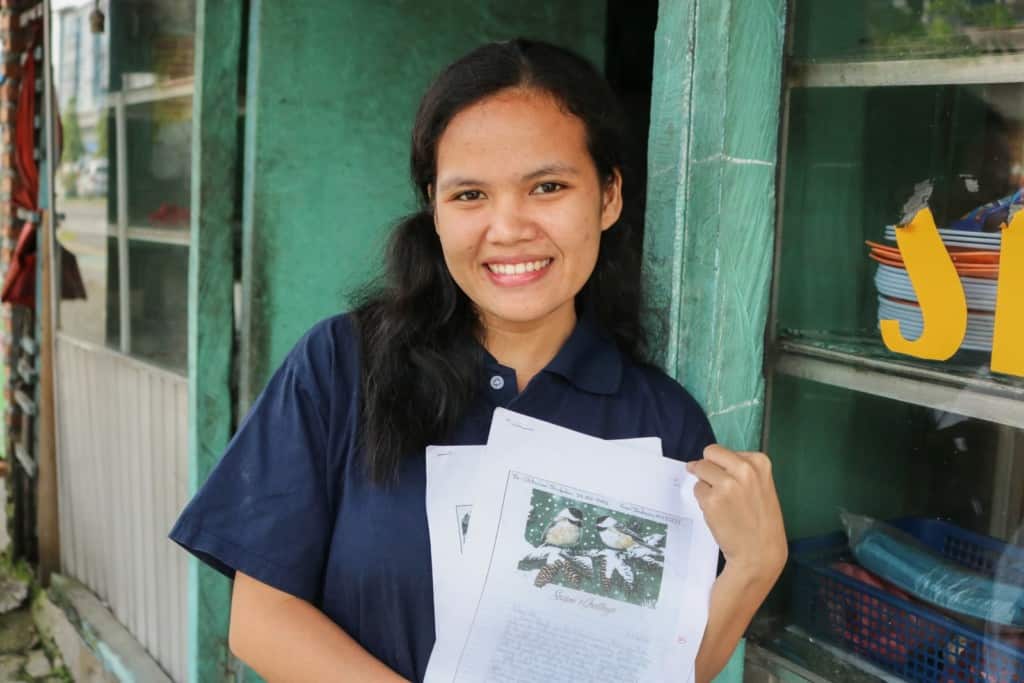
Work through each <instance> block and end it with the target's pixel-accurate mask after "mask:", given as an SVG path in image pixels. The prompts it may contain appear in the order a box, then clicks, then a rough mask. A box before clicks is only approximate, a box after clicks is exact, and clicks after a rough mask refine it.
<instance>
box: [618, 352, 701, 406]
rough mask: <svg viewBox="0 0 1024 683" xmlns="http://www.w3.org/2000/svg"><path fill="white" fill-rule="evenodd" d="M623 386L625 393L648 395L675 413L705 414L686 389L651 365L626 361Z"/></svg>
mask: <svg viewBox="0 0 1024 683" xmlns="http://www.w3.org/2000/svg"><path fill="white" fill-rule="evenodd" d="M622 386H623V389H624V390H625V391H630V392H639V393H642V394H645V395H647V396H648V397H649V398H651V399H653V400H655V401H656V402H657V403H658V404H660V405H664V406H665V407H666V408H667V409H669V410H672V411H673V412H678V411H679V410H684V411H691V410H695V411H697V412H699V413H701V414H703V413H704V410H703V408H702V407H701V405H700V403H698V402H697V399H695V398H694V397H693V394H691V393H690V391H689V390H688V389H687V388H686V387H684V386H683V385H682V384H680V383H679V382H678V381H677V380H676V379H675V378H673V377H671V376H670V375H669V374H668V373H666V372H665V371H664V370H662V369H661V368H659V367H657V366H655V365H653V364H650V363H641V362H636V361H631V360H624V361H623V367H622Z"/></svg>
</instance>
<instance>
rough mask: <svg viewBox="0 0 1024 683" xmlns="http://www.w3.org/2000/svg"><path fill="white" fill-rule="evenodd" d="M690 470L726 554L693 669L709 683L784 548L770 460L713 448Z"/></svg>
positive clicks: (778, 567) (763, 593) (764, 591)
mask: <svg viewBox="0 0 1024 683" xmlns="http://www.w3.org/2000/svg"><path fill="white" fill-rule="evenodd" d="M688 469H689V470H690V471H691V472H693V473H694V474H695V475H696V476H697V477H698V478H699V479H700V481H699V482H698V483H697V485H696V486H695V487H694V494H695V495H696V497H697V502H698V503H700V507H701V510H703V511H704V518H705V519H706V520H707V523H708V526H709V527H710V528H711V533H712V534H713V535H714V537H715V540H716V541H717V542H718V545H719V547H721V549H722V554H723V555H725V569H724V570H723V572H722V574H721V575H720V576H719V577H718V579H717V580H716V581H715V585H714V587H713V588H712V589H711V605H710V610H709V614H708V625H707V627H706V628H705V630H704V638H703V640H702V641H701V645H700V650H699V652H698V653H697V662H696V665H695V666H696V671H695V679H696V683H707V682H708V681H710V680H711V679H712V678H714V677H715V676H716V675H718V673H719V672H720V671H721V670H722V668H723V667H724V666H725V665H726V663H727V662H728V661H729V657H730V656H731V655H732V652H733V650H735V649H736V645H737V643H739V640H740V638H742V637H743V632H744V631H746V629H747V626H749V625H750V621H751V619H753V618H754V614H755V613H756V612H757V610H758V608H759V607H760V606H761V603H762V602H764V599H765V597H767V595H768V592H769V591H770V590H771V589H772V586H773V585H775V582H776V581H777V580H778V578H779V575H780V574H781V573H782V569H783V567H784V566H785V564H786V557H787V554H788V548H787V545H786V531H785V529H784V527H783V524H782V510H781V508H780V507H779V498H778V495H777V494H776V492H775V482H774V481H773V479H772V470H771V462H770V461H769V460H768V456H766V455H765V454H764V453H735V452H733V451H730V450H729V449H727V448H723V447H721V446H718V445H712V446H708V447H707V448H706V449H704V459H703V460H701V461H699V462H692V463H690V464H689V465H688Z"/></svg>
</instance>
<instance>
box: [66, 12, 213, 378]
mask: <svg viewBox="0 0 1024 683" xmlns="http://www.w3.org/2000/svg"><path fill="white" fill-rule="evenodd" d="M93 9H94V4H93V3H79V4H78V5H74V6H67V7H63V6H62V7H61V8H59V9H55V10H54V15H55V16H54V22H53V25H54V27H55V32H56V33H57V35H56V36H55V39H54V49H53V55H54V69H55V82H56V83H57V87H58V92H57V97H58V102H59V104H60V107H61V112H62V123H63V128H64V155H63V159H62V164H61V166H60V168H59V169H58V173H57V180H56V183H55V187H56V191H57V199H56V204H57V211H58V212H60V213H61V214H63V216H64V217H63V220H62V221H61V222H60V224H59V226H58V231H57V237H58V240H59V241H60V242H61V244H62V245H63V246H64V247H65V248H66V249H67V250H68V251H69V252H70V253H71V254H73V255H74V257H75V260H76V262H77V265H78V268H79V271H80V272H81V274H82V280H83V282H84V284H85V290H86V298H85V299H84V300H83V299H76V300H75V299H68V300H63V301H62V302H61V305H60V312H59V329H60V331H61V333H62V334H64V335H66V336H68V337H70V338H73V339H76V340H79V341H84V342H88V343H92V344H96V345H104V346H107V347H110V348H113V349H116V350H119V351H121V352H123V353H126V354H129V355H132V356H135V357H139V358H141V359H144V360H147V361H149V362H152V363H154V364H157V365H160V366H162V367H165V368H168V369H171V370H174V371H177V372H181V373H184V372H185V371H186V368H187V334H186V331H187V315H186V306H187V300H188V294H187V278H188V249H189V246H188V245H189V222H190V216H189V205H190V196H191V149H192V145H191V135H192V91H193V81H192V78H193V63H194V34H195V26H194V24H195V3H194V2H171V1H170V0H149V1H139V2H120V1H118V0H109V1H108V2H101V3H100V4H99V9H100V10H101V11H103V12H104V13H105V15H106V18H107V21H106V31H105V32H104V33H101V34H91V33H90V22H89V21H88V14H89V12H91V11H93Z"/></svg>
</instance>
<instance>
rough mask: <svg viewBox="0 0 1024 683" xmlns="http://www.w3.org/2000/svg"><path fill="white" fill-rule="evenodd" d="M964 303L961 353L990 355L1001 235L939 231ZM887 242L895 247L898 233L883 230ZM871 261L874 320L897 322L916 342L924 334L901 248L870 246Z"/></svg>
mask: <svg viewBox="0 0 1024 683" xmlns="http://www.w3.org/2000/svg"><path fill="white" fill-rule="evenodd" d="M939 234H940V235H941V236H942V241H943V243H945V245H946V248H947V250H948V251H949V255H950V257H951V258H952V260H953V266H954V267H955V268H956V271H957V274H959V275H960V281H961V283H962V284H963V288H964V294H965V295H966V298H967V310H968V313H967V334H966V336H965V337H964V341H963V344H962V345H961V348H963V349H970V350H973V351H991V350H992V332H993V329H994V326H995V316H994V311H995V309H996V287H997V278H998V277H999V249H1000V238H1001V237H1002V235H1001V234H999V233H984V232H968V231H965V230H939ZM885 236H886V238H887V239H888V240H889V241H891V242H895V241H896V228H895V227H893V226H889V227H887V228H886V229H885ZM868 246H869V247H871V254H870V257H871V258H872V259H873V260H874V261H876V262H878V271H877V272H876V273H875V288H876V289H877V290H878V294H879V297H878V319H879V320H897V321H899V323H900V332H902V334H903V336H904V337H905V338H907V339H909V340H914V339H917V338H918V337H920V336H921V332H922V331H923V329H924V322H923V318H922V316H921V307H920V305H919V304H918V303H917V294H916V293H915V291H914V286H913V284H911V281H910V276H909V275H908V274H907V270H906V267H905V266H904V263H903V258H902V256H901V255H900V252H899V248H898V247H896V246H895V245H886V244H878V243H877V242H868Z"/></svg>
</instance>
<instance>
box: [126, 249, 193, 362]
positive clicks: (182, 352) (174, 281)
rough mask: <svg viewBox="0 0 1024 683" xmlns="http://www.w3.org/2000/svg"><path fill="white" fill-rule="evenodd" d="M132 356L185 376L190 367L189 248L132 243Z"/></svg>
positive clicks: (129, 257)
mask: <svg viewBox="0 0 1024 683" xmlns="http://www.w3.org/2000/svg"><path fill="white" fill-rule="evenodd" d="M128 264H129V269H130V271H131V278H130V281H131V303H130V305H129V309H130V311H131V348H132V355H135V356H139V357H140V358H144V359H146V360H148V361H151V362H152V363H154V364H156V365H160V366H161V367H166V368H169V369H175V370H179V371H182V372H184V371H185V370H186V369H187V365H188V354H187V349H188V336H187V330H188V247H187V246H182V245H176V244H161V243H158V242H146V241H143V240H136V239H133V240H130V241H129V247H128Z"/></svg>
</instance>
